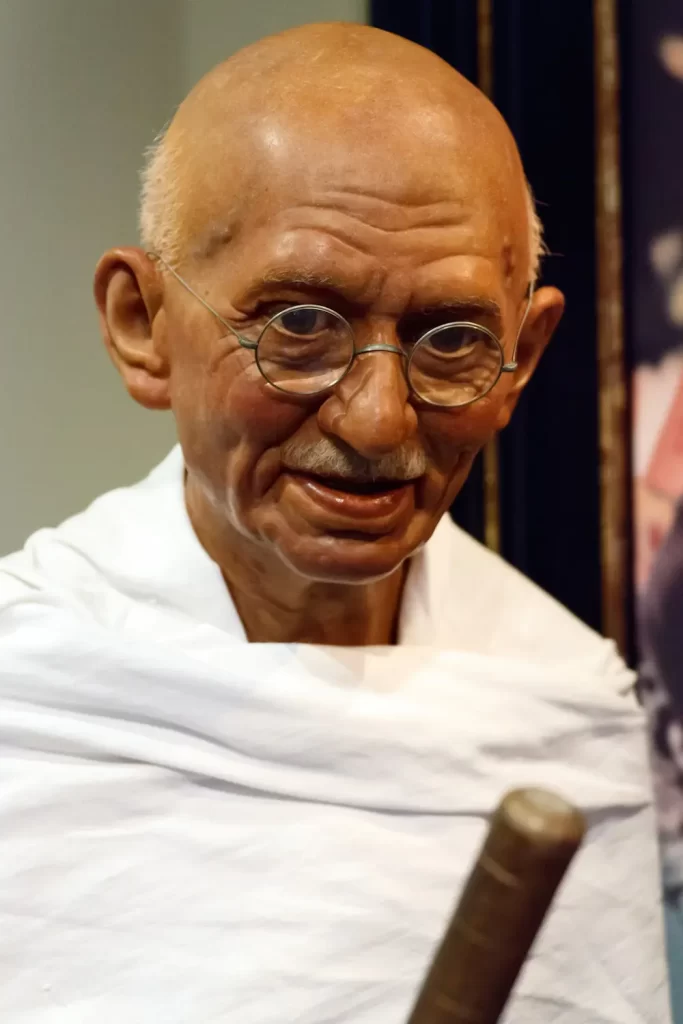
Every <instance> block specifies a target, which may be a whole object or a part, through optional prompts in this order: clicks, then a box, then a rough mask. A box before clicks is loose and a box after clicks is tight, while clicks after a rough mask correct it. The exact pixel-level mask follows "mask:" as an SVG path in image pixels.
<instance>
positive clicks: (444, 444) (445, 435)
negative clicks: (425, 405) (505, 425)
mask: <svg viewBox="0 0 683 1024" xmlns="http://www.w3.org/2000/svg"><path fill="white" fill-rule="evenodd" d="M503 407H504V399H503V398H498V397H496V398H495V399H494V398H490V399H489V398H483V399H481V401H479V402H476V403H475V404H474V405H470V406H466V407H465V408H463V409H443V410H441V409H440V410H433V411H432V410H426V411H425V412H424V413H423V415H422V416H421V417H420V419H421V426H422V430H423V433H424V436H425V438H426V439H427V441H428V444H429V447H430V449H431V451H432V452H433V456H434V461H435V463H436V465H437V466H438V467H439V469H440V470H441V471H442V472H445V473H448V472H449V470H451V469H453V468H454V467H455V466H456V464H458V463H459V462H461V457H462V453H463V451H468V452H470V453H471V454H472V455H473V456H474V455H475V454H476V453H477V452H478V451H479V449H480V448H482V447H483V446H484V445H485V444H486V443H487V441H489V440H490V439H491V438H492V437H493V435H494V434H495V433H496V431H497V430H498V427H499V419H500V415H501V410H502V409H503Z"/></svg>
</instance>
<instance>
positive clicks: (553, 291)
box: [496, 287, 564, 430]
mask: <svg viewBox="0 0 683 1024" xmlns="http://www.w3.org/2000/svg"><path fill="white" fill-rule="evenodd" d="M563 312H564V295H563V294H562V292H560V291H558V289H557V288H550V287H546V288H539V289H538V291H536V292H534V295H533V298H532V300H531V304H530V306H529V310H528V312H527V315H526V318H525V320H524V325H523V327H522V330H521V332H520V336H519V341H518V342H517V352H516V362H517V369H516V370H515V372H514V375H513V382H512V387H511V388H510V390H509V391H508V393H507V395H506V396H505V401H504V403H503V405H502V407H501V410H500V413H499V417H498V423H497V424H496V429H497V430H502V429H503V427H506V426H507V425H508V423H509V422H510V417H511V416H512V413H513V412H514V409H515V406H516V405H517V402H518V401H519V397H520V395H521V394H522V391H523V390H524V388H525V387H526V385H527V384H528V383H529V381H530V380H531V377H532V375H533V373H534V371H535V369H536V367H537V366H538V363H539V360H540V358H541V356H542V355H543V353H544V352H545V349H546V345H547V344H548V342H549V341H550V339H551V338H552V336H553V334H554V333H555V328H556V327H557V325H558V324H559V322H560V320H561V319H562V314H563Z"/></svg>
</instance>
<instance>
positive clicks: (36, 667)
mask: <svg viewBox="0 0 683 1024" xmlns="http://www.w3.org/2000/svg"><path fill="white" fill-rule="evenodd" d="M537 130H539V131H543V125H542V124H539V125H538V126H537ZM141 228H142V243H143V244H142V246H141V247H140V248H118V249H112V250H111V251H109V252H107V253H106V254H105V255H104V256H103V257H102V259H101V260H100V263H99V265H98V267H97V270H96V276H95V296H96V300H97V305H98V308H99V312H100V321H101V326H102V333H103V336H104V340H105V343H106V345H107V348H108V350H109V353H110V355H111V357H112V359H113V361H114V363H115V365H116V367H117V368H118V370H119V372H120V374H121V376H122V378H123V381H124V383H125V385H126V387H127V388H128V391H129V392H130V394H131V395H132V397H133V398H134V399H135V400H136V401H138V402H140V403H141V404H142V405H144V406H146V407H148V408H150V409H171V410H172V411H173V414H174V416H175V419H176V422H177V428H178V435H179V442H180V443H179V446H178V447H177V448H176V449H175V450H174V451H173V452H172V453H171V454H170V455H169V456H168V458H167V459H166V460H165V461H164V462H163V463H162V465H161V466H159V467H158V468H157V469H155V470H154V471H153V472H152V473H151V475H150V476H149V477H148V479H146V480H145V481H143V482H142V483H140V484H138V485H137V486H134V487H130V488H126V489H123V490H119V491H116V492H113V493H111V494H108V495H105V496H104V497H102V498H100V499H99V500H98V501H96V502H95V503H94V505H93V506H92V507H91V508H90V509H88V510H87V511H86V512H84V513H83V514H82V515H79V516H77V517H75V518H74V519H71V520H70V521H68V522H67V523H65V524H63V525H62V526H61V527H59V528H58V529H56V530H45V531H41V532H39V533H38V534H37V535H35V536H34V537H32V538H31V539H30V540H29V541H28V544H27V546H26V548H25V549H24V551H23V552H20V553H18V554H16V555H13V556H10V557H9V558H7V559H5V560H4V561H3V562H2V563H1V564H0V740H1V744H2V754H3V758H2V766H3V767H2V775H1V776H0V827H1V829H2V835H3V843H2V855H1V856H0V923H1V925H2V934H3V936H4V937H5V938H4V941H3V957H2V965H3V966H2V968H0V974H1V976H2V985H1V986H0V1009H1V1010H2V1011H3V1014H2V1016H3V1019H6V1020H12V1021H17V1022H18V1021H31V1022H48V1021H50V1022H51V1021H59V1022H60V1024H62V1022H64V1024H70V1022H76V1021H79V1022H81V1021H83V1022H85V1021H88V1022H89V1021H116V1022H119V1021H123V1020H126V1019H130V1020H140V1021H146V1022H147V1021H160V1022H161V1021H163V1022H164V1024H172V1022H193V1024H196V1022H202V1024H204V1022H208V1021H213V1020H215V1021H218V1020H221V1021H227V1020H230V1021H239V1022H240V1024H271V1022H272V1024H275V1022H277V1024H282V1022H294V1021H296V1022H298V1024H322V1022H325V1024H342V1022H351V1021H353V1022H354V1024H400V1022H401V1021H404V1020H405V1019H406V1017H407V1015H408V1012H409V1010H410V1006H411V1002H412V999H413V997H414V994H415V992H416V990H417V988H418V986H419V983H420V980H421V978H422V975H423V973H424V971H425V969H426V967H427V963H428V961H429V958H430V956H431V955H432V952H433V950H434V948H435V945H436V943H437V942H438V940H439V937H440V934H441V931H442V928H443V926H444V924H445V922H446V920H447V918H448V916H449V913H450V910H451V907H452V904H453V902H454V900H455V898H456V895H457V893H458V891H459V888H460V886H461V884H462V882H463V879H464V877H465V875H466V874H467V872H468V870H469V867H470V864H471V862H472V860H473V858H474V856H475V853H476V851H477V847H478V844H479V842H480V840H481V837H482V834H483V831H484V829H485V825H486V821H487V817H488V815H489V813H490V812H491V810H492V809H493V807H494V806H495V804H496V803H497V802H498V800H499V798H500V796H501V795H502V793H503V792H504V791H505V790H506V789H508V788H509V787H511V786H516V785H530V784H532V785H533V784H537V783H541V784H543V785H546V786H550V787H551V788H552V787H554V788H556V789H558V790H560V791H561V792H563V793H564V794H565V795H566V796H567V797H568V798H569V799H571V800H573V801H575V802H576V803H578V804H579V805H580V806H581V808H582V810H583V811H584V812H585V813H586V815H587V818H588V822H589V825H590V833H589V839H588V842H587V844H586V847H585V849H584V850H583V851H582V852H581V853H580V855H579V857H578V859H577V861H576V863H575V866H574V867H573V868H572V871H571V874H570V877H569V879H568V881H567V883H566V885H565V886H564V887H563V889H562V894H561V896H560V899H559V903H558V905H557V908H556V910H555V912H554V914H553V916H552V919H551V920H550V921H549V923H548V927H547V928H546V930H545V932H544V934H543V936H542V938H541V939H540V941H539V943H538V945H537V946H536V951H535V953H534V956H533V957H532V959H531V961H530V962H529V964H528V965H527V969H526V971H525V974H524V977H523V979H522V982H521V985H520V988H519V991H518V993H517V997H516V1001H515V1005H514V1008H513V1011H512V1017H511V1019H512V1020H516V1021H520V1022H523V1024H536V1022H538V1024H541V1022H543V1024H547V1022H548V1021H550V1020H552V1021H555V1022H557V1024H559V1022H563V1024H564V1022H566V1024H587V1022H594V1024H598V1022H599V1024H608V1022H609V1024H631V1022H634V1021H636V1020H637V1021H639V1022H652V1024H655V1022H656V1024H662V1022H665V1021H666V1019H667V1013H668V1010H667V992H666V979H665V964H664V955H663V948H662V935H661V932H662V926H661V907H660V901H659V895H658V894H659V873H658V866H657V851H656V841H655V830H654V824H653V817H652V808H651V795H650V790H649V783H648V776H647V766H646V757H645V752H644V737H643V726H642V720H641V715H640V712H639V710H638V707H637V703H636V701H635V699H634V697H633V692H632V679H631V676H630V673H629V672H628V671H627V670H626V669H625V667H624V665H623V664H622V662H621V661H620V660H619V658H618V657H617V655H616V654H615V652H614V650H613V648H612V646H611V645H610V644H609V643H607V642H606V641H603V640H602V639H601V638H599V637H598V636H596V635H595V634H593V633H592V632H591V631H590V630H589V629H587V628H586V627H585V626H584V625H583V624H581V623H580V622H578V621H577V620H576V619H574V618H573V617H572V616H571V615H570V614H569V613H568V612H566V611H565V610H564V609H562V608H561V607H560V606H559V605H558V604H557V603H556V602H554V601H553V600H552V599H551V598H549V597H548V596H546V595H544V594H543V593H542V592H541V591H540V590H538V589H537V588H536V587H535V586H534V585H533V584H532V583H530V582H529V581H527V580H525V579H524V578H523V577H522V576H520V575H519V574H518V573H517V572H515V571H514V570H513V569H511V568H510V567H508V566H506V565H505V564H504V563H503V562H502V561H501V560H499V559H498V558H497V557H496V556H494V555H493V554H491V553H490V552H487V551H486V550H485V549H483V548H481V547H480V546H479V545H477V544H476V543H475V542H474V541H472V540H471V539H469V538H468V537H467V536H466V535H464V534H463V533H462V532H461V531H459V530H458V529H456V527H455V526H454V525H453V524H452V523H451V521H450V520H449V518H448V515H447V510H448V508H449V506H450V505H451V503H452V501H453V499H454V497H455V495H456V494H457V492H458V490H459V488H460V487H461V486H462V483H463V481H464V480H465V478H466V476H467V474H468V472H469V469H470V467H471V465H472V460H473V459H474V457H475V454H476V453H477V451H478V450H479V449H480V448H481V447H482V445H484V444H485V443H486V442H487V441H488V440H489V438H491V437H492V436H493V435H494V434H495V433H496V432H497V431H498V430H500V429H502V428H503V427H505V426H506V424H507V423H508V421H509V419H510V416H511V415H512V412H513V410H514V407H515V404H516V402H517V400H518V398H519V395H520V393H521V392H522V390H523V388H524V386H525V384H526V383H527V381H528V380H529V378H530V376H531V374H532V373H533V371H534V368H535V366H536V364H537V362H538V360H539V358H540V356H541V354H542V352H543V350H544V348H545V346H546V344H547V342H548V341H549V339H550V337H551V335H552V333H553V330H554V328H555V326H556V324H557V322H558V320H559V318H560V316H561V313H562V306H563V298H562V296H561V295H560V293H559V292H558V291H557V290H556V289H555V288H553V287H549V286H548V287H540V286H539V285H538V282H537V280H536V278H537V273H538V264H539V257H540V255H541V237H540V226H539V223H538V220H537V217H536V214H535V212H534V206H533V201H532V199H531V196H530V193H529V190H528V187H527V184H526V181H525V177H524V173H523V169H522V166H521V163H520V158H519V155H518V153H517V150H516V148H515V144H514V142H513V140H512V137H511V135H510V132H509V131H508V129H507V127H506V126H505V124H504V122H503V121H502V119H501V117H500V116H499V114H498V113H497V112H496V110H495V109H494V108H493V107H492V105H491V104H490V103H489V102H488V101H487V100H486V99H485V98H484V96H483V95H481V94H480V93H479V92H478V91H477V90H476V89H475V88H474V87H473V86H472V85H470V84H469V83H467V82H466V81H465V80H464V79H463V78H461V77H460V76H459V75H458V74H456V73H455V72H454V71H453V70H452V69H451V68H449V67H448V66H447V65H446V64H444V63H443V62H441V61H440V60H439V59H438V58H436V57H435V56H434V55H433V54H431V53H429V52H427V51H425V50H423V49H421V48H420V47H417V46H415V45H413V44H411V43H408V42H406V41H404V40H401V39H399V38H396V37H394V36H391V35H389V34H386V33H383V32H379V31H376V30H374V29H370V28H365V27H359V26H349V25H322V26H307V27H305V28H301V29H296V30H293V31H290V32H288V33H285V34H283V35H281V36H277V37H274V38H270V39H266V40H264V41H262V42H260V43H258V44H256V45H254V46H252V47H249V48H248V49H246V50H245V51H242V52H241V53H240V54H238V55H237V56H236V57H233V58H232V59H231V60H229V61H228V62H227V63H225V64H223V65H221V66H220V67H218V68H217V69H215V70H214V71H213V72H211V73H210V74H209V75H208V76H207V77H206V78H205V79H204V80H203V81H202V82H201V83H200V84H199V85H198V86H197V87H196V88H195V89H194V90H193V92H192V93H191V94H190V96H189V97H188V98H187V99H186V100H185V102H184V103H183V104H182V106H181V107H180V109H179V110H178V112H177V114H176V116H175V117H174V119H173V121H172V123H171V124H170V126H169V128H168V130H167V131H166V132H165V133H164V134H163V136H162V137H161V138H160V139H159V140H158V141H157V144H156V145H155V147H153V149H152V151H151V153H150V154H149V158H148V163H147V166H146V170H145V174H144V182H143V195H142V207H141ZM64 343H68V339H64ZM529 443H530V444H531V445H532V444H533V443H534V439H533V438H529ZM568 500H580V499H579V497H578V496H573V497H569V496H568ZM548 528H549V529H552V524H551V523H549V524H548ZM558 543H562V538H561V537H558Z"/></svg>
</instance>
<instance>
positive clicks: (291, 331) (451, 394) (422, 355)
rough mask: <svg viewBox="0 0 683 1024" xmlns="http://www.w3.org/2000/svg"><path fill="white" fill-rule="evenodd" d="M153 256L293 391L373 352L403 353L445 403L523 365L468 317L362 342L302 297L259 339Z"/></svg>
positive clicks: (457, 401)
mask: <svg viewBox="0 0 683 1024" xmlns="http://www.w3.org/2000/svg"><path fill="white" fill-rule="evenodd" d="M149 256H150V257H151V258H154V259H156V260H158V261H159V262H160V263H161V264H162V265H163V266H164V267H165V268H166V269H167V270H168V271H170V273H171V274H172V275H173V276H174V277H175V278H176V279H177V280H178V281H179V282H180V284H182V285H183V287H185V288H186V289H187V290H188V291H189V292H190V293H191V294H192V295H193V296H194V297H195V298H196V299H198V300H199V302H201V304H202V305H203V306H204V307H205V308H206V309H207V310H208V311H209V312H210V313H212V314H213V316H215V317H216V318H217V319H218V320H219V321H220V323H221V324H222V325H223V327H225V328H227V330H228V331H229V332H230V334H232V335H233V336H234V337H235V338H236V339H237V341H238V342H239V344H240V345H241V346H242V347H243V348H246V349H250V350H251V351H253V352H254V355H255V358H256V364H257V366H258V368H259V370H260V372H261V374H262V376H263V377H264V378H265V379H266V380H267V381H268V383H269V384H271V385H272V386H273V387H274V388H277V389H278V390H279V391H284V392H285V393H287V394H291V395H300V396H302V397H311V396H313V395H318V394H321V393H322V392H324V391H328V390H329V389H330V388H333V387H335V385H337V384H339V382H340V381H341V380H343V378H344V377H345V376H346V374H347V373H348V372H349V370H350V369H351V366H352V364H353V362H354V360H355V359H356V358H357V357H358V356H360V355H364V354H366V353H369V352H387V353H392V354H394V355H397V356H399V357H400V358H401V359H402V361H403V365H404V372H405V376H406V379H407V381H408V384H409V386H410V389H411V391H412V392H413V394H414V395H415V397H416V398H417V399H418V400H419V401H420V402H425V403H427V404H428V405H436V406H441V407H444V408H459V407H461V406H465V405H470V404H471V403H472V402H476V401H478V400H479V399H480V398H483V397H484V395H486V394H488V392H489V391H490V390H491V389H492V388H493V387H495V385H496V384H497V382H498V380H499V379H500V376H501V374H503V373H512V372H513V371H514V370H516V369H517V363H516V362H515V361H514V359H513V361H511V362H507V363H506V362H505V354H504V352H503V346H502V345H501V343H500V341H499V340H498V338H497V337H496V336H495V334H493V333H492V332H491V331H489V330H488V328H486V327H483V326H482V325H481V324H475V323H469V322H462V323H447V324H442V325H440V326H438V327H434V328H432V329H431V330H429V331H427V332H426V333H424V334H422V335H421V336H420V337H419V338H417V339H416V341H415V342H414V343H412V344H410V345H406V346H405V347H401V348H399V347H398V346H396V345H386V344H380V343H377V344H370V345H364V346H362V347H361V348H357V347H356V343H355V339H354V334H353V330H352V328H351V325H350V324H349V322H348V321H347V320H345V319H344V317H343V316H341V315H340V314H339V313H336V312H335V311H334V310H333V309H328V308H327V307H326V306H317V305H298V306H291V307H289V308H288V309H284V310H282V311H281V312H279V313H276V314H275V315H274V316H272V317H271V318H270V319H269V320H268V321H267V323H266V324H265V325H264V326H263V327H262V328H261V330H260V332H259V335H258V337H257V338H256V339H254V340H252V339H250V338H245V337H243V336H242V335H241V334H239V333H238V331H236V330H235V328H234V327H232V326H231V324H229V323H228V322H227V320H225V319H224V318H223V317H222V316H221V315H220V313H218V312H217V310H215V309H214V308H213V307H212V306H210V305H209V303H208V302H207V301H206V300H205V299H204V298H203V297H202V296H201V295H199V294H198V293H197V292H196V291H195V290H194V288H192V287H191V285H189V284H188V282H187V281H185V280H184V278H182V277H181V276H180V274H178V272H177V271H176V270H174V269H173V267H171V266H170V265H169V264H167V263H166V262H165V261H164V260H162V259H161V257H159V256H156V254H153V253H149ZM530 302H531V296H530V297H529V303H530ZM527 310H528V305H527ZM525 318H526V313H525V314H524V319H525ZM524 319H523V320H522V325H523V323H524ZM521 329H522V328H521V326H520V330H519V333H521ZM519 333H518V335H517V338H519ZM516 347H517V345H516V344H515V349H516Z"/></svg>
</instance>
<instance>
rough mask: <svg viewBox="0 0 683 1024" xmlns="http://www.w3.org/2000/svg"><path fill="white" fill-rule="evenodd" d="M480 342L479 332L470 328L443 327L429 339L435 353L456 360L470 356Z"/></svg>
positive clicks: (480, 335)
mask: <svg viewBox="0 0 683 1024" xmlns="http://www.w3.org/2000/svg"><path fill="white" fill-rule="evenodd" d="M481 341H482V334H481V332H480V331H476V330H473V329H472V328H470V327H458V328H455V327H451V328H449V327H444V328H443V329H442V330H440V331H437V332H436V333H435V334H433V335H432V336H431V338H430V344H431V347H432V348H433V349H434V351H435V352H438V353H439V354H440V355H444V356H452V357H454V358H457V359H463V358H464V357H465V356H468V355H471V353H472V352H473V351H474V350H475V349H476V347H477V345H478V344H481Z"/></svg>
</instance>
